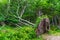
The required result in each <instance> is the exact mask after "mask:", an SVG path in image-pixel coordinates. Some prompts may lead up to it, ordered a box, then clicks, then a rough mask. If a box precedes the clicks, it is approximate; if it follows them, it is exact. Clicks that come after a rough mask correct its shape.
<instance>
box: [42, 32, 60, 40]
mask: <svg viewBox="0 0 60 40" xmlns="http://www.w3.org/2000/svg"><path fill="white" fill-rule="evenodd" d="M58 34H60V33H58ZM58 34H57V35H50V34H43V35H42V37H43V39H44V40H60V36H59V35H58Z"/></svg>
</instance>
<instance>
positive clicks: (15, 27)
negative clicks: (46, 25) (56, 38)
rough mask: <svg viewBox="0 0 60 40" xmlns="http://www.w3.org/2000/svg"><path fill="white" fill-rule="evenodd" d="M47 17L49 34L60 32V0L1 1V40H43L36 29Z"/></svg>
mask: <svg viewBox="0 0 60 40" xmlns="http://www.w3.org/2000/svg"><path fill="white" fill-rule="evenodd" d="M46 17H47V18H49V19H50V24H51V30H50V31H49V34H53V33H57V32H60V30H59V29H58V28H60V27H59V26H60V0H53V1H52V0H0V40H43V39H42V37H41V35H40V37H39V38H37V37H36V34H35V29H36V27H38V24H39V22H40V21H41V19H43V18H46ZM59 35H60V34H59Z"/></svg>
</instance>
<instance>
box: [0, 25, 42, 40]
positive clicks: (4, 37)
mask: <svg viewBox="0 0 60 40" xmlns="http://www.w3.org/2000/svg"><path fill="white" fill-rule="evenodd" d="M0 40H43V39H42V37H41V36H40V37H39V38H37V37H36V34H35V30H34V28H32V27H26V26H24V27H17V28H12V27H9V26H5V27H0Z"/></svg>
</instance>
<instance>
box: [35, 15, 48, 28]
mask: <svg viewBox="0 0 60 40" xmlns="http://www.w3.org/2000/svg"><path fill="white" fill-rule="evenodd" d="M44 18H48V16H47V15H42V16H40V17H38V18H37V20H36V22H35V24H36V25H35V27H37V26H38V25H39V23H40V22H41V21H42V20H43V19H44Z"/></svg>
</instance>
